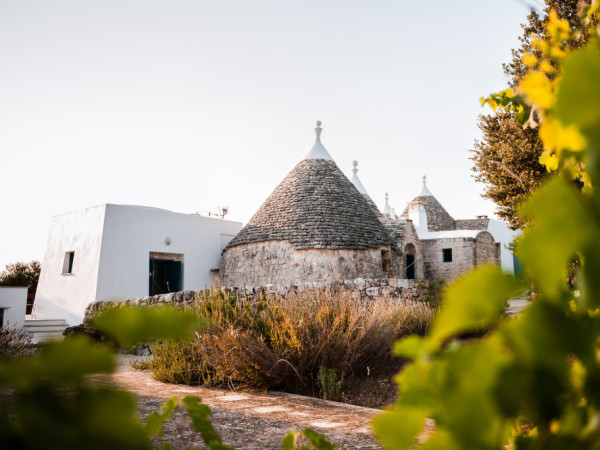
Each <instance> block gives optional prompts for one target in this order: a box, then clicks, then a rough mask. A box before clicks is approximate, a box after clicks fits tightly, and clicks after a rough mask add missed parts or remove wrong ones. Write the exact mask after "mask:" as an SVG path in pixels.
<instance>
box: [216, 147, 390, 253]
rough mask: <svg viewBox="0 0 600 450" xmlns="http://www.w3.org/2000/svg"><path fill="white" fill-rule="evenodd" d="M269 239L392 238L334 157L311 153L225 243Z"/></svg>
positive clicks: (356, 244)
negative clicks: (319, 157)
mask: <svg viewBox="0 0 600 450" xmlns="http://www.w3.org/2000/svg"><path fill="white" fill-rule="evenodd" d="M375 209H376V207H375ZM270 240H287V241H289V242H291V243H292V245H294V247H296V248H297V249H308V248H327V249H341V248H346V249H367V248H377V247H379V246H380V245H390V244H391V243H392V240H391V238H390V236H389V235H388V233H387V232H386V229H385V228H384V226H383V224H382V223H381V222H380V220H379V218H378V216H377V213H376V212H375V211H374V210H373V208H372V206H370V205H369V203H368V202H367V201H366V200H365V197H364V196H363V195H362V194H361V193H360V192H358V190H357V189H356V187H354V185H353V184H352V183H351V182H350V180H348V178H346V176H345V175H344V174H343V173H342V171H341V170H340V169H339V168H338V166H337V165H336V164H335V162H334V161H332V160H326V159H310V158H309V159H304V160H302V161H300V163H298V165H297V166H296V167H295V168H294V169H293V170H292V171H291V172H290V173H289V174H288V175H287V176H286V177H285V178H284V180H283V181H282V182H281V183H280V184H279V186H277V187H276V188H275V190H274V191H273V193H272V194H271V195H270V196H269V197H268V198H267V200H266V201H265V202H264V203H263V204H262V206H261V207H260V208H259V210H258V211H257V212H256V214H254V216H252V218H251V219H250V221H249V222H248V224H247V225H246V226H245V227H244V228H243V229H242V230H241V231H240V232H239V233H238V234H237V235H236V236H235V237H234V238H233V239H232V240H231V241H230V242H229V244H228V246H227V247H228V248H229V247H235V246H238V245H243V244H248V243H255V242H262V241H270Z"/></svg>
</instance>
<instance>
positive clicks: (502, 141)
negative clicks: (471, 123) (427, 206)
mask: <svg viewBox="0 0 600 450" xmlns="http://www.w3.org/2000/svg"><path fill="white" fill-rule="evenodd" d="M544 3H545V5H546V6H545V8H544V12H543V14H541V15H540V14H539V13H537V12H536V11H531V13H530V14H529V16H528V17H527V22H526V23H525V24H523V25H522V28H523V35H522V36H521V37H520V38H519V41H520V43H521V45H520V47H519V48H517V49H513V51H512V60H511V61H510V62H509V63H508V64H505V65H504V74H505V75H506V76H507V77H508V84H509V86H510V87H511V88H516V87H517V86H518V85H519V83H520V82H521V80H523V79H524V78H525V77H526V75H527V74H529V73H530V72H532V71H535V69H536V68H535V67H533V66H531V65H529V64H526V60H527V58H528V57H529V56H525V55H531V56H533V57H535V58H540V57H541V50H540V49H539V48H537V47H536V46H535V45H533V42H537V41H544V40H547V39H548V34H549V33H548V29H547V25H548V22H549V14H548V13H549V11H550V10H554V11H555V13H556V14H557V15H558V17H559V18H560V19H563V23H564V24H565V25H568V27H569V29H570V30H572V33H571V34H570V36H569V39H567V40H566V41H564V45H565V47H566V48H569V49H576V48H580V47H582V46H583V45H585V44H586V43H587V41H588V39H589V36H590V33H589V32H588V31H587V27H586V26H584V25H583V24H582V23H581V20H580V19H579V14H578V11H579V9H580V5H581V4H582V2H581V1H580V0H545V2H544ZM592 20H595V18H592ZM524 57H525V58H524ZM546 63H547V64H548V65H550V66H554V65H555V63H554V62H553V61H552V60H546ZM547 75H548V76H549V77H550V78H552V77H554V76H555V74H554V73H552V72H550V73H548V72H547ZM517 114H518V112H516V111H513V110H510V109H504V108H500V109H496V110H495V111H493V112H491V113H486V114H482V115H481V116H479V120H478V125H479V128H480V129H481V131H482V138H481V139H480V140H477V141H475V146H474V149H473V152H472V157H471V159H472V161H473V169H472V170H473V171H474V173H475V175H474V177H475V179H476V180H477V181H480V182H482V183H484V184H485V193H484V194H483V196H484V197H485V198H489V199H490V200H492V201H493V202H494V203H496V205H497V209H496V213H497V214H498V216H499V217H500V218H502V219H504V220H506V221H507V222H508V223H509V224H510V226H511V228H513V229H517V228H521V227H523V226H524V225H526V224H527V223H528V219H527V218H526V217H524V216H523V215H519V214H518V211H519V207H520V206H521V203H522V202H523V201H524V200H525V199H526V198H527V197H528V196H529V194H530V193H531V192H532V191H533V190H535V189H536V188H538V187H539V186H541V184H542V183H543V181H544V180H545V179H547V178H548V176H549V175H550V173H551V172H552V171H554V170H555V168H552V169H551V168H548V167H547V166H545V165H544V164H542V163H541V162H540V156H541V155H542V152H543V150H544V145H543V143H542V140H541V139H540V136H539V128H538V127H523V125H522V123H519V120H518V119H519V118H518V117H517Z"/></svg>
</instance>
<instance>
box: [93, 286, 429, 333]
mask: <svg viewBox="0 0 600 450" xmlns="http://www.w3.org/2000/svg"><path fill="white" fill-rule="evenodd" d="M214 289H222V290H223V291H225V292H229V293H231V294H235V295H237V296H238V297H239V298H240V299H241V300H242V301H244V300H246V299H247V300H252V299H254V298H256V296H259V295H281V296H283V297H285V296H286V295H287V294H289V293H292V292H298V291H301V290H307V289H308V290H310V289H333V290H334V291H341V290H348V291H350V292H351V293H352V296H353V297H354V298H356V299H369V298H375V297H391V298H398V299H406V300H416V299H418V297H419V295H420V289H419V282H418V281H417V280H403V279H396V278H391V279H388V278H382V279H368V278H357V279H355V280H344V281H333V282H327V283H321V282H306V283H301V284H298V285H280V286H275V285H273V284H269V285H265V286H255V287H251V286H247V287H244V288H225V287H221V288H214ZM206 295H210V289H207V290H198V291H179V292H172V293H169V294H160V295H153V296H146V297H139V298H133V299H128V300H123V301H99V302H93V303H90V304H89V305H88V306H87V308H86V310H85V315H84V319H83V324H84V325H89V324H90V322H91V319H92V318H93V317H94V316H95V315H96V314H97V313H98V312H100V311H102V310H103V309H106V308H109V307H113V306H116V305H128V306H162V305H170V306H175V307H186V306H193V305H194V304H197V303H198V302H201V301H202V298H203V297H204V296H206Z"/></svg>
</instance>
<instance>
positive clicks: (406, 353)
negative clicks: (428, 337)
mask: <svg viewBox="0 0 600 450" xmlns="http://www.w3.org/2000/svg"><path fill="white" fill-rule="evenodd" d="M423 346H424V345H423V338H422V337H420V336H415V335H410V336H407V337H405V338H402V339H400V340H399V341H396V342H395V343H394V353H395V354H396V355H398V356H400V357H402V358H408V359H412V360H413V361H414V360H415V359H417V357H418V356H419V352H420V351H421V349H422V348H423Z"/></svg>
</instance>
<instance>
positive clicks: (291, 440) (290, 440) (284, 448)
mask: <svg viewBox="0 0 600 450" xmlns="http://www.w3.org/2000/svg"><path fill="white" fill-rule="evenodd" d="M281 450H296V430H291V431H290V432H289V433H288V434H286V435H285V437H284V438H283V440H282V441H281Z"/></svg>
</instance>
